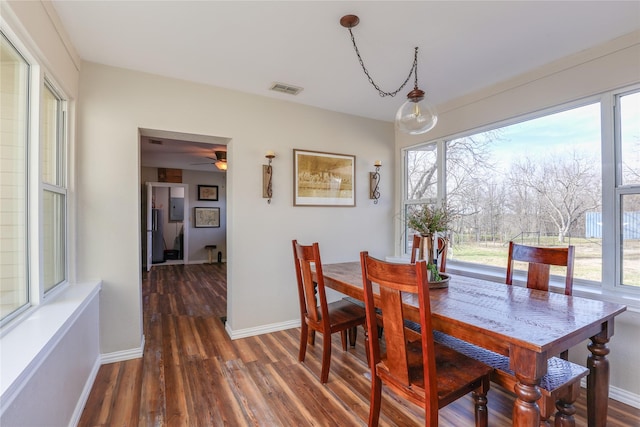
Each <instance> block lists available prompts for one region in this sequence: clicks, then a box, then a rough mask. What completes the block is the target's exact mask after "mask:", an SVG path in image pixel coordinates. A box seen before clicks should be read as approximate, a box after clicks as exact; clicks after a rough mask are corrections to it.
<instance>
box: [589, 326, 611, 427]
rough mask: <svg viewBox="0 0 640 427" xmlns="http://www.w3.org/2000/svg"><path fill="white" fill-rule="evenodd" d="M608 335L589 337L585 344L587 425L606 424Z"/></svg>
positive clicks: (599, 425) (598, 425)
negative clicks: (586, 350)
mask: <svg viewBox="0 0 640 427" xmlns="http://www.w3.org/2000/svg"><path fill="white" fill-rule="evenodd" d="M608 342H609V336H608V335H607V334H605V333H601V334H599V335H595V336H593V337H591V343H590V344H589V345H588V346H587V347H588V348H589V351H590V352H591V354H590V355H589V357H588V358H587V368H589V371H590V373H589V376H588V377H587V420H588V424H589V427H604V426H606V425H607V406H608V401H609V360H608V359H607V354H609V348H608V347H607V343H608Z"/></svg>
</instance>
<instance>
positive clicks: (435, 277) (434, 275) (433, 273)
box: [427, 262, 442, 282]
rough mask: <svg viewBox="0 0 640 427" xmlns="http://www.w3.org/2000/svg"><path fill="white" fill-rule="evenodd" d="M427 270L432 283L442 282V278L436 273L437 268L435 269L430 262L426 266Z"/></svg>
mask: <svg viewBox="0 0 640 427" xmlns="http://www.w3.org/2000/svg"><path fill="white" fill-rule="evenodd" d="M427 268H428V269H429V271H430V272H431V281H432V282H439V281H440V280H442V277H441V276H440V272H439V271H438V267H436V265H435V264H434V263H432V262H430V263H429V264H427Z"/></svg>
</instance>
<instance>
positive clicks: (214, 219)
mask: <svg viewBox="0 0 640 427" xmlns="http://www.w3.org/2000/svg"><path fill="white" fill-rule="evenodd" d="M193 225H194V227H195V228H218V227H220V208H205V207H197V208H193Z"/></svg>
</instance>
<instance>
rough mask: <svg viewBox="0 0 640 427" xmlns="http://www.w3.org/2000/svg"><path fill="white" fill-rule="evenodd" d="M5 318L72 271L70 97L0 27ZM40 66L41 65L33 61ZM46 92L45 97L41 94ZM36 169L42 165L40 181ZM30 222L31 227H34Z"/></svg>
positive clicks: (0, 234)
mask: <svg viewBox="0 0 640 427" xmlns="http://www.w3.org/2000/svg"><path fill="white" fill-rule="evenodd" d="M0 36H1V37H0V38H1V41H2V44H1V46H0V48H1V51H0V56H1V59H2V65H1V67H2V68H1V70H0V99H1V102H2V105H1V110H0V111H1V117H0V119H1V121H0V123H1V128H0V133H1V135H2V138H1V139H0V255H1V256H0V323H1V324H4V323H6V322H7V321H9V320H10V319H12V318H13V317H15V316H16V315H18V314H19V313H20V312H22V311H23V310H25V309H26V308H28V307H29V306H30V305H32V304H38V303H40V302H42V301H43V299H44V298H45V295H46V294H47V293H48V292H49V291H50V290H52V289H53V288H54V287H55V286H56V285H59V284H61V283H64V282H65V280H66V277H67V261H66V260H67V256H66V228H67V223H66V221H67V214H66V205H67V189H66V162H65V160H66V117H65V108H66V101H65V100H64V98H63V97H62V96H61V94H60V92H59V91H57V90H56V89H55V88H54V85H53V84H52V83H50V82H48V81H45V80H44V79H43V78H42V74H41V73H40V72H39V71H40V69H39V68H37V67H36V70H37V71H35V72H34V61H33V60H27V59H25V58H26V56H25V55H24V54H23V53H24V52H21V51H20V50H19V49H17V48H16V46H15V45H14V44H12V43H11V41H10V40H9V38H8V37H7V36H6V35H5V34H4V33H0ZM35 65H37V64H35ZM38 94H39V95H40V97H39V99H38V96H34V95H38ZM32 171H40V179H37V174H35V175H34V174H33V173H32ZM30 225H31V226H30Z"/></svg>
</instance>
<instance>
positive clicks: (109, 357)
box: [100, 335, 144, 365]
mask: <svg viewBox="0 0 640 427" xmlns="http://www.w3.org/2000/svg"><path fill="white" fill-rule="evenodd" d="M143 354H144V335H143V336H142V340H141V341H140V347H138V348H131V349H129V350H122V351H114V352H113V353H104V354H101V355H100V364H102V365H105V364H107V363H114V362H124V361H125V360H131V359H138V358H140V357H142V355H143Z"/></svg>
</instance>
